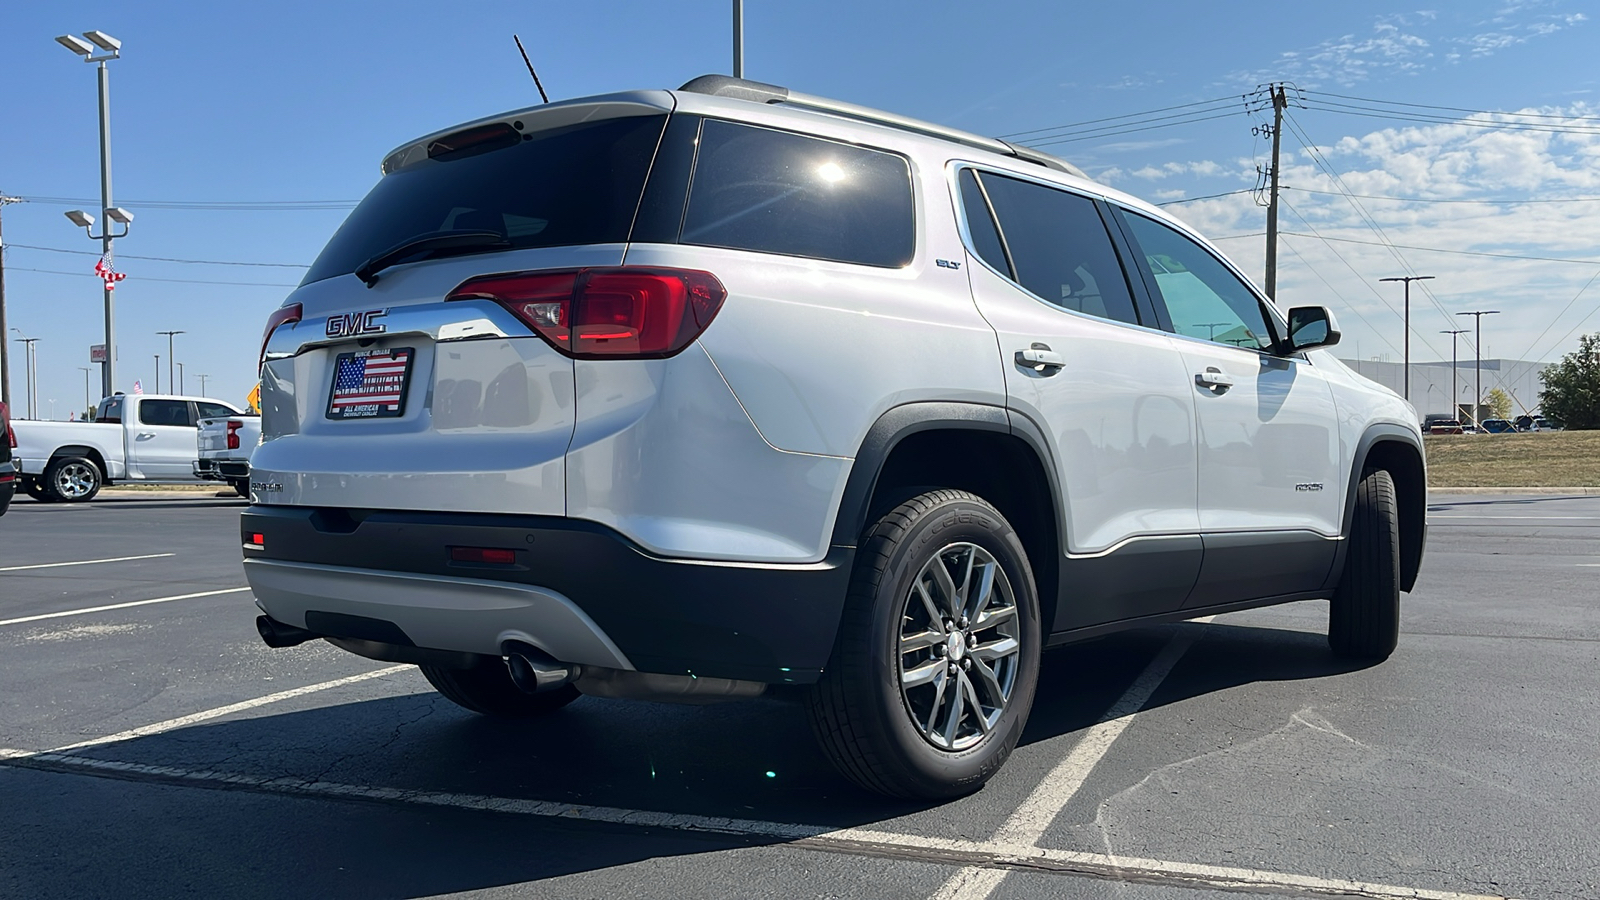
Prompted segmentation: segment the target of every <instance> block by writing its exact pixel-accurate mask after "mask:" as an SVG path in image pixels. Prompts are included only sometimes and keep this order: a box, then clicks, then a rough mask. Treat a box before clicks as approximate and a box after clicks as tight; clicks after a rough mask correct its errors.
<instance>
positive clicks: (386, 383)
mask: <svg viewBox="0 0 1600 900" xmlns="http://www.w3.org/2000/svg"><path fill="white" fill-rule="evenodd" d="M415 355H416V350H415V349H413V348H411V347H397V348H395V349H393V350H357V351H355V352H353V353H341V354H339V357H338V359H336V360H335V361H334V365H333V389H332V390H331V391H330V392H329V396H328V413H327V417H328V418H330V419H384V418H392V417H395V416H399V415H400V414H402V413H404V412H405V410H406V386H407V385H408V384H409V383H410V381H411V359H412V357H413V356H415Z"/></svg>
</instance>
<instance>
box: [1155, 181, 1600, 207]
mask: <svg viewBox="0 0 1600 900" xmlns="http://www.w3.org/2000/svg"><path fill="white" fill-rule="evenodd" d="M1283 190H1286V191H1299V192H1300V193H1302V194H1327V195H1328V196H1330V197H1343V196H1344V194H1341V193H1339V192H1338V191H1319V190H1316V189H1315V188H1302V187H1290V186H1288V185H1285V186H1284V187H1283ZM1350 196H1352V197H1360V198H1361V199H1363V200H1394V201H1398V202H1401V203H1504V204H1509V205H1521V204H1524V203H1600V197H1564V198H1541V199H1532V198H1530V199H1526V200H1514V199H1502V198H1493V199H1490V198H1484V199H1481V200H1474V199H1468V198H1446V197H1389V196H1385V195H1383V194H1351V195H1350ZM1195 199H1200V198H1198V197H1197V198H1195ZM1177 202H1182V201H1177Z"/></svg>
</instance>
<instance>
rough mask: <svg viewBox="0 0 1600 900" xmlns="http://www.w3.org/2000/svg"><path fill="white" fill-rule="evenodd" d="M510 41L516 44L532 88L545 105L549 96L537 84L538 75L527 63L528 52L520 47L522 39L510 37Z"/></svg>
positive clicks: (531, 65)
mask: <svg viewBox="0 0 1600 900" xmlns="http://www.w3.org/2000/svg"><path fill="white" fill-rule="evenodd" d="M511 39H512V40H513V41H516V42H517V49H518V50H521V51H522V62H523V64H524V65H526V66H527V67H528V74H529V75H532V76H533V86H534V87H536V88H538V89H539V99H540V100H541V101H543V102H545V103H549V102H550V95H549V94H546V93H545V92H544V85H542V84H540V83H539V73H538V72H535V71H534V70H533V63H531V62H529V61H528V51H527V49H526V48H524V47H523V46H522V38H519V37H517V36H516V35H514V34H513V35H512V36H511Z"/></svg>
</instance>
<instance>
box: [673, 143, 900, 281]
mask: <svg viewBox="0 0 1600 900" xmlns="http://www.w3.org/2000/svg"><path fill="white" fill-rule="evenodd" d="M679 240H680V241H681V242H682V243H685V244H698V245H701V246H706V247H728V248H732V249H735V250H756V251H760V252H763V253H781V254H785V255H788V256H803V257H808V258H811V259H827V260H833V261H836V262H846V263H859V264H862V265H868V266H882V267H886V268H898V267H900V266H904V265H906V264H907V263H909V262H911V257H912V255H913V253H914V251H915V250H916V223H915V220H914V217H913V214H912V199H911V167H910V164H909V163H907V162H906V160H905V158H904V157H901V156H896V155H895V154H893V153H886V152H884V151H881V150H870V149H867V148H865V147H857V146H854V145H852V144H842V143H838V142H836V141H829V140H823V139H821V138H814V137H806V136H803V135H798V134H791V133H789V132H786V131H774V130H773V129H770V128H759V127H756V126H752V125H740V124H736V123H733V122H723V121H719V120H716V119H707V120H706V122H705V125H704V127H703V128H702V130H701V134H700V150H699V155H698V158H697V161H696V163H695V171H694V180H693V182H692V183H691V185H690V189H689V203H688V208H687V210H686V211H685V213H684V221H683V232H682V234H681V235H680V237H679Z"/></svg>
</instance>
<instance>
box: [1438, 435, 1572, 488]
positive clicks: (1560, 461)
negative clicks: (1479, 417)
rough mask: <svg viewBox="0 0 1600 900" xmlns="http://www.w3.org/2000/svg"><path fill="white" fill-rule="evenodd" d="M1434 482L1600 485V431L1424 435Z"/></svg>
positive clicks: (1453, 484)
mask: <svg viewBox="0 0 1600 900" xmlns="http://www.w3.org/2000/svg"><path fill="white" fill-rule="evenodd" d="M1422 440H1423V444H1424V445H1425V447H1426V449H1427V453H1428V484H1429V486H1431V487H1440V488H1447V487H1600V431H1545V432H1536V433H1531V434H1440V435H1428V436H1426V437H1424V438H1423V439H1422Z"/></svg>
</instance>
